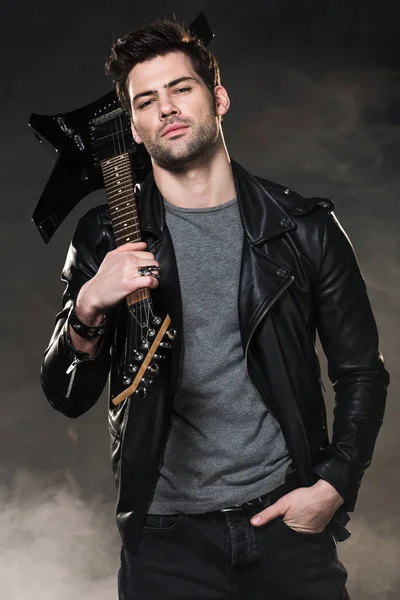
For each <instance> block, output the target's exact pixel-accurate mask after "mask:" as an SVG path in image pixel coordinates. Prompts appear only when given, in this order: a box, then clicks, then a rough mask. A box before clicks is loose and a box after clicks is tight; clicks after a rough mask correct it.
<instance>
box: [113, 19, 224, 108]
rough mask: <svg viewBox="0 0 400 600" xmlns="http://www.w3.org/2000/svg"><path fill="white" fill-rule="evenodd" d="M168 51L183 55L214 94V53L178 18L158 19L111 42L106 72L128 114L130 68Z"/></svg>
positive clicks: (216, 82)
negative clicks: (171, 19) (179, 21)
mask: <svg viewBox="0 0 400 600" xmlns="http://www.w3.org/2000/svg"><path fill="white" fill-rule="evenodd" d="M169 52H183V53H184V54H186V55H187V56H188V57H189V58H190V60H191V62H192V65H193V69H194V71H195V72H196V73H197V75H199V77H201V79H202V80H203V81H204V83H205V84H206V86H207V87H208V89H209V90H210V92H211V94H213V95H214V91H213V90H214V87H215V86H216V85H219V84H220V73H219V67H218V63H217V60H216V58H215V56H214V55H213V54H212V53H211V52H210V51H209V50H208V49H207V48H206V47H205V46H204V44H203V43H202V42H201V40H200V39H199V38H197V37H196V36H195V35H194V34H192V33H191V31H190V30H188V29H187V28H185V26H184V25H182V24H180V23H178V22H177V21H168V20H167V19H165V20H159V21H155V22H154V23H151V24H150V25H148V26H147V27H142V28H140V29H135V30H133V31H130V32H129V33H127V34H126V35H124V36H123V37H122V38H119V39H118V40H117V41H116V42H114V43H113V45H112V47H111V55H110V58H109V59H108V61H107V62H106V64H105V70H106V74H107V75H108V76H109V77H111V79H112V80H113V82H114V83H115V86H116V92H117V96H118V98H119V101H120V103H121V105H122V107H123V108H124V109H125V110H126V111H127V113H128V115H129V116H131V115H132V111H131V103H130V99H129V93H128V90H127V86H126V81H127V78H128V75H129V73H130V71H131V69H133V67H134V66H135V65H137V64H138V63H142V62H145V61H146V60H151V59H152V58H155V57H156V56H164V55H165V54H168V53H169Z"/></svg>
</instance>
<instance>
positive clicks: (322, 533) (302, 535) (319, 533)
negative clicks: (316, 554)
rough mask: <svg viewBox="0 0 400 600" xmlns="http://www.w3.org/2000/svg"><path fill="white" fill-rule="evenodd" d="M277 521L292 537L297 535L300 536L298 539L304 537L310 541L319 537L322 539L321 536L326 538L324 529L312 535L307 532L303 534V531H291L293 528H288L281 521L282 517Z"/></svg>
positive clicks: (288, 526)
mask: <svg viewBox="0 0 400 600" xmlns="http://www.w3.org/2000/svg"><path fill="white" fill-rule="evenodd" d="M277 521H278V522H279V523H281V524H282V525H283V527H284V528H285V529H286V530H287V531H289V532H291V533H293V534H294V535H297V536H300V537H304V538H311V539H312V538H314V539H316V538H319V537H322V536H326V534H327V533H328V532H327V529H326V528H325V529H323V530H322V531H318V532H312V533H307V532H304V531H297V529H293V527H290V525H288V524H287V523H285V521H284V520H283V518H282V517H278V518H277Z"/></svg>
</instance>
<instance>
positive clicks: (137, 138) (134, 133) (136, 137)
mask: <svg viewBox="0 0 400 600" xmlns="http://www.w3.org/2000/svg"><path fill="white" fill-rule="evenodd" d="M131 131H132V137H133V139H134V140H135V142H136V143H137V144H143V142H142V138H141V137H140V135H139V134H138V132H137V129H136V127H135V125H134V123H133V119H131Z"/></svg>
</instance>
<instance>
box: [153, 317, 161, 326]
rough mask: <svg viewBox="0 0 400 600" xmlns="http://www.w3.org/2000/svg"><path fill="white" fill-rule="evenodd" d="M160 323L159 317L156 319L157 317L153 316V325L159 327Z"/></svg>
mask: <svg viewBox="0 0 400 600" xmlns="http://www.w3.org/2000/svg"><path fill="white" fill-rule="evenodd" d="M161 321H162V318H161V317H158V316H157V315H155V316H154V317H153V325H159V324H160V323H161Z"/></svg>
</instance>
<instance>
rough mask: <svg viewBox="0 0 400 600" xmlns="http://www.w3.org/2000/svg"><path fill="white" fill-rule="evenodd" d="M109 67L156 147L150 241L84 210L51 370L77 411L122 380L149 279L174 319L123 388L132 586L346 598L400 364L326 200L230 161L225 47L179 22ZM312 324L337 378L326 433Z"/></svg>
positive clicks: (142, 38) (124, 559)
mask: <svg viewBox="0 0 400 600" xmlns="http://www.w3.org/2000/svg"><path fill="white" fill-rule="evenodd" d="M107 72H108V73H109V75H110V76H111V77H112V78H113V80H114V81H115V82H116V86H117V92H118V94H119V98H120V101H121V103H122V105H123V106H124V107H125V108H126V110H127V111H128V114H129V115H130V116H131V124H132V135H133V137H134V139H135V141H136V142H137V143H139V144H141V143H143V144H144V145H145V147H146V149H147V151H148V153H149V154H150V157H151V160H152V173H151V175H150V176H149V177H148V178H147V180H146V181H145V183H144V185H143V188H142V190H141V194H140V204H139V216H140V224H141V230H142V237H143V240H144V241H143V242H139V243H127V244H124V245H122V246H120V247H118V248H117V249H115V245H114V242H113V239H112V233H111V225H110V218H109V214H108V210H107V207H106V206H102V207H99V208H97V209H93V210H91V211H89V213H88V214H87V215H85V217H83V219H81V221H80V223H79V225H78V228H77V231H76V233H75V236H74V239H73V242H72V245H71V249H70V252H69V254H68V257H67V262H66V265H65V268H64V271H63V279H64V280H65V281H66V282H67V288H66V291H65V294H64V299H63V300H64V309H63V311H62V312H61V313H60V314H59V315H58V317H57V325H56V329H55V332H54V334H53V337H52V340H51V342H50V345H49V347H48V349H47V351H46V354H45V358H44V362H43V368H42V384H43V387H44V390H45V392H46V395H47V397H48V399H49V401H50V402H51V404H52V405H53V406H54V407H55V408H57V409H58V410H60V411H61V412H63V413H64V414H66V415H67V416H70V417H76V416H78V415H80V414H81V413H83V412H84V411H86V410H88V409H89V408H90V407H91V406H92V405H93V404H94V403H95V402H96V400H97V399H98V397H99V395H100V393H101V391H102V389H103V387H104V385H105V382H106V379H107V376H108V373H109V371H110V367H111V382H110V386H111V394H112V392H113V386H114V384H115V373H116V372H117V371H118V365H119V364H120V361H121V349H120V345H118V342H117V341H116V340H117V339H118V338H119V337H120V336H121V330H122V335H123V333H124V332H123V324H124V322H125V321H124V317H123V314H124V311H125V312H126V308H125V303H124V299H125V297H126V296H127V295H128V294H130V293H132V292H134V291H136V290H138V289H141V288H143V287H149V288H151V289H152V296H153V300H154V303H155V306H156V308H157V310H158V311H160V312H162V313H163V314H164V315H165V314H167V313H168V314H170V315H171V317H172V322H173V324H174V326H175V327H176V329H177V330H178V341H177V343H174V346H173V349H172V359H171V364H170V365H169V370H168V375H165V374H164V377H163V378H161V379H160V381H161V382H162V385H160V384H159V385H158V386H157V385H154V386H153V387H152V388H151V389H150V391H149V394H148V397H147V398H144V399H142V398H138V397H136V396H135V395H134V396H132V397H131V398H130V399H128V400H125V401H124V402H123V403H122V404H119V405H118V406H117V407H114V406H113V405H112V404H111V403H110V410H109V417H110V431H111V438H112V460H113V468H114V473H115V477H116V482H117V487H118V501H117V521H118V526H119V529H120V532H121V535H122V541H123V546H122V553H121V569H120V574H119V594H120V598H122V599H124V600H126V599H133V598H134V599H135V600H153V599H154V600H172V599H173V600H179V599H182V600H183V599H185V600H186V599H193V600H194V599H196V600H197V599H198V600H201V599H204V600H205V599H206V598H210V599H215V600H216V599H217V598H220V599H223V598H226V599H228V598H229V599H239V598H240V599H246V600H250V599H251V600H258V599H260V600H261V599H263V600H266V599H267V598H268V599H269V600H275V599H289V598H290V599H292V598H293V599H303V600H312V599H324V600H330V599H332V600H334V599H335V600H339V598H347V597H348V596H347V592H346V589H345V581H346V576H347V574H346V571H345V569H344V567H343V565H342V564H341V563H340V562H339V561H338V558H337V553H336V541H337V540H343V539H345V538H346V537H348V532H347V530H346V529H345V527H344V525H345V524H346V522H347V521H348V515H347V512H346V511H352V510H353V509H354V505H355V502H356V498H357V493H358V489H359V486H360V481H361V478H362V475H363V473H364V470H365V468H366V467H367V466H368V465H369V464H370V461H371V456H372V452H373V448H374V444H375V440H376V436H377V434H378V431H379V428H380V425H381V422H382V417H383V412H384V405H385V399H386V390H387V386H388V384H389V375H388V373H387V371H386V370H385V368H384V366H383V359H382V355H381V353H380V352H379V348H378V335H377V330H376V324H375V320H374V317H373V314H372V312H371V307H370V303H369V301H368V297H367V293H366V289H365V284H364V280H363V278H362V276H361V274H360V271H359V267H358V264H357V260H356V258H355V255H354V252H353V249H352V246H351V244H350V242H349V240H348V238H347V236H346V234H345V233H344V231H343V229H342V228H341V226H340V225H339V223H338V221H337V219H336V217H335V216H334V214H333V212H332V209H333V203H332V202H330V201H322V200H321V199H318V198H311V199H304V198H301V197H300V196H299V195H298V194H295V193H293V192H291V191H290V190H288V189H285V188H283V187H281V186H278V185H276V184H271V183H270V182H267V181H264V180H261V179H259V178H254V177H253V176H251V175H250V174H249V173H247V171H245V170H244V169H243V168H242V167H240V166H239V165H238V164H236V163H234V162H233V161H232V162H231V161H230V158H229V155H228V153H227V150H226V146H225V143H224V138H223V134H222V128H221V122H222V119H223V117H224V116H225V115H226V113H227V112H228V110H229V96H228V93H227V91H226V89H225V88H224V87H223V86H222V85H221V83H220V78H219V71H218V66H217V63H216V61H215V58H214V57H213V56H212V55H211V53H210V52H209V51H208V50H207V49H206V48H204V46H202V44H201V43H200V42H199V41H197V40H195V39H193V38H192V37H191V35H190V34H189V33H188V32H187V31H185V30H184V29H182V28H181V27H180V26H179V25H178V24H176V23H174V22H168V21H165V22H157V23H155V24H153V25H150V26H148V27H146V28H144V29H142V30H138V31H134V32H130V33H128V34H127V35H126V36H125V37H124V38H123V39H121V40H118V41H117V42H116V43H115V44H114V46H113V49H112V55H111V58H110V60H109V62H108V64H107ZM140 267H149V268H152V269H151V271H150V272H151V273H152V274H150V275H146V276H142V275H141V274H140V271H139V269H140ZM158 270H159V279H158V277H157V276H156V275H157V271H158ZM105 315H106V317H105V320H104V316H105ZM121 315H122V316H121ZM76 324H78V325H79V327H78V331H79V332H80V333H79V334H78V333H77V332H76V331H77V330H76ZM73 325H75V328H74V327H73ZM89 327H91V328H94V329H93V331H94V332H95V333H96V334H97V337H96V338H92V339H90V338H89V337H87V336H86V337H85V332H86V330H87V329H88V328H89ZM316 330H318V333H319V337H320V339H321V343H322V345H323V348H324V352H325V353H326V355H327V359H328V367H329V376H330V379H331V381H332V383H333V385H334V389H335V392H336V408H335V415H334V424H333V436H332V440H331V441H330V442H329V439H328V434H327V428H326V414H325V406H324V400H323V396H322V392H321V385H322V384H321V379H320V370H319V363H318V358H317V355H316V352H315V335H316Z"/></svg>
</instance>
